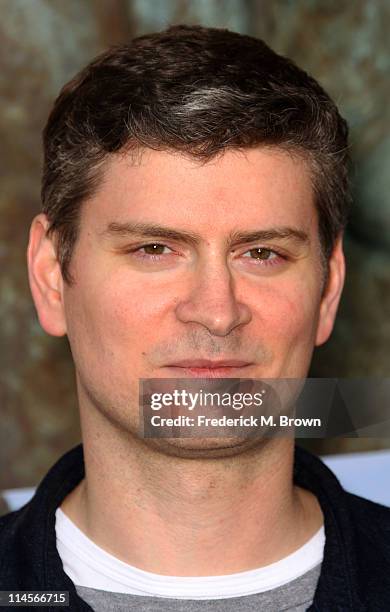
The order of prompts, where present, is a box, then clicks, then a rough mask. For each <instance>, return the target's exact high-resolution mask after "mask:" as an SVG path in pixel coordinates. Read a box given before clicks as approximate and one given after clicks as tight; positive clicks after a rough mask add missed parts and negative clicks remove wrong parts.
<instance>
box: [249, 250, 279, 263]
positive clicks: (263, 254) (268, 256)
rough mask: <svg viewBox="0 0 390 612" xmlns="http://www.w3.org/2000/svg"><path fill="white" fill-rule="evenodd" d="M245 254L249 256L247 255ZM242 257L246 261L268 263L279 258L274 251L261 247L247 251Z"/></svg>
mask: <svg viewBox="0 0 390 612" xmlns="http://www.w3.org/2000/svg"><path fill="white" fill-rule="evenodd" d="M247 253H248V254H249V255H247ZM244 257H247V258H248V259H249V258H250V259H258V260H260V261H269V260H272V259H277V258H278V257H279V255H278V254H277V253H275V251H272V250H271V249H265V248H263V247H256V248H254V249H249V251H246V252H245V253H244Z"/></svg>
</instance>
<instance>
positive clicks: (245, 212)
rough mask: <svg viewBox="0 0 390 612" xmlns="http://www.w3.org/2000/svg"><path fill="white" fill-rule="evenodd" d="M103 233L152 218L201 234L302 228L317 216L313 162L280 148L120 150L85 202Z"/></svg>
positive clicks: (89, 220)
mask: <svg viewBox="0 0 390 612" xmlns="http://www.w3.org/2000/svg"><path fill="white" fill-rule="evenodd" d="M82 216H83V220H84V222H86V223H87V225H88V227H90V226H91V224H92V225H93V226H94V227H95V229H96V230H101V229H104V226H106V225H107V223H110V222H112V221H118V222H121V221H122V222H126V221H128V220H132V221H134V222H143V221H149V222H153V223H162V224H166V225H170V226H175V225H180V226H181V227H182V228H183V229H185V228H186V227H188V228H194V227H195V226H196V228H197V229H198V230H199V231H200V232H202V231H203V230H204V231H207V232H208V233H210V232H213V231H224V229H226V230H230V229H232V227H236V226H237V228H238V229H245V228H246V227H247V226H248V227H250V226H252V225H253V224H256V226H259V225H264V226H267V225H272V226H275V225H286V224H289V225H291V224H295V225H301V226H302V227H303V228H304V229H306V230H307V229H308V226H309V225H310V224H312V223H313V222H314V221H315V219H316V211H315V206H314V196H313V187H312V180H311V174H310V168H309V165H308V163H307V162H306V161H305V160H304V159H303V158H301V157H299V156H298V155H292V154H290V153H289V152H286V151H282V150H279V149H276V148H259V149H250V150H244V151H239V150H227V151H225V152H224V153H223V154H222V155H220V156H218V157H216V158H214V159H212V160H210V161H207V162H199V161H198V160H195V159H193V158H189V157H187V156H184V155H182V154H179V153H176V152H167V151H152V150H150V149H147V150H144V151H143V152H142V154H141V155H139V156H134V155H130V154H120V155H113V156H111V158H110V159H109V160H108V162H107V163H106V167H105V170H104V179H103V181H102V183H101V185H100V186H99V188H98V190H97V191H96V193H95V195H94V196H93V197H92V198H91V199H90V200H89V201H88V202H86V203H85V205H84V207H83V211H82Z"/></svg>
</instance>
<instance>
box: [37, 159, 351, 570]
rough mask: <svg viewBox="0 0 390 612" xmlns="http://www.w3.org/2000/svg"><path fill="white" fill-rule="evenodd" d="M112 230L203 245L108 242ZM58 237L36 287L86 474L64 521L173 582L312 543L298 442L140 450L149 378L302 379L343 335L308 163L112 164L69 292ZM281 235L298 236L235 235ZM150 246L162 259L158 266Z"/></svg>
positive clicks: (85, 210)
mask: <svg viewBox="0 0 390 612" xmlns="http://www.w3.org/2000/svg"><path fill="white" fill-rule="evenodd" d="M113 223H115V224H124V223H131V224H135V223H138V224H140V223H143V224H145V223H147V224H153V225H158V226H160V227H164V228H170V229H172V230H175V231H176V232H186V233H187V234H189V233H190V234H191V235H192V239H191V240H188V239H187V240H184V239H183V238H181V239H178V238H177V237H176V238H175V239H173V238H169V239H165V238H164V239H162V238H161V236H160V235H157V234H148V235H147V236H143V235H140V234H131V235H125V234H123V233H122V234H120V233H118V232H113V231H111V232H109V233H108V232H107V228H108V227H109V226H110V224H113ZM47 226H48V221H47V219H46V217H45V215H43V214H40V215H38V216H37V217H35V219H34V220H33V222H32V225H31V230H30V240H29V246H28V267H29V280H30V286H31V291H32V295H33V298H34V302H35V305H36V309H37V313H38V317H39V320H40V323H41V325H42V327H43V329H44V330H45V331H46V332H47V333H49V334H51V335H54V336H62V335H64V334H67V335H68V338H69V343H70V346H71V350H72V355H73V359H74V362H75V370H76V383H77V392H78V399H79V407H80V415H81V426H82V434H83V444H84V455H85V463H86V478H85V479H84V480H83V481H82V482H81V483H80V485H79V486H78V487H76V489H75V490H74V491H72V493H71V494H70V495H69V496H68V497H67V498H66V499H65V501H64V503H63V505H62V509H63V510H64V512H65V513H66V514H67V515H68V516H69V517H70V518H71V519H72V520H73V521H74V522H75V523H76V524H77V525H78V526H79V528H80V529H82V530H83V531H84V532H85V533H86V534H87V535H88V537H90V538H91V539H92V540H93V541H94V542H95V543H96V544H98V545H99V546H101V547H102V548H104V549H105V550H107V551H108V552H110V553H111V554H113V555H115V556H116V557H118V558H119V559H121V560H122V561H125V562H127V563H130V564H132V565H135V566H137V567H139V568H141V569H144V570H147V571H151V572H156V573H160V574H167V575H176V576H207V575H223V574H229V573H234V572H240V571H245V570H249V569H254V568H256V567H260V566H264V565H268V564H269V563H272V562H274V561H277V560H278V559H281V558H283V557H284V556H286V555H287V554H290V553H291V552H293V551H294V550H296V549H297V548H298V547H299V546H301V545H303V544H304V543H305V542H306V541H307V540H308V539H309V538H310V537H311V536H312V535H313V534H314V533H315V532H316V531H317V530H318V528H319V527H320V525H321V524H322V521H323V516H322V512H321V509H320V507H319V504H318V502H317V500H316V498H315V497H314V496H313V495H312V494H311V493H309V492H308V491H305V490H303V489H300V488H299V487H296V486H294V485H293V482H292V465H293V440H292V439H288V438H277V439H273V440H270V439H269V440H267V441H266V442H265V441H264V440H263V441H261V440H258V441H255V442H254V441H253V440H249V439H245V438H230V439H226V438H219V439H184V438H183V439H174V438H171V439H161V440H145V439H142V438H141V437H139V435H138V379H140V378H169V377H178V376H180V375H181V376H182V377H190V376H196V375H199V371H198V372H196V371H194V370H192V371H189V370H188V369H178V368H174V367H168V364H172V363H175V362H177V361H178V360H182V359H190V358H191V359H210V360H216V359H242V360H245V361H247V362H249V364H250V365H247V366H245V367H242V368H230V369H228V370H226V369H225V370H224V371H222V370H221V371H220V372H219V373H218V372H217V373H216V375H219V376H222V375H223V376H225V377H229V376H231V377H247V378H301V377H305V376H306V375H307V372H308V368H309V364H310V360H311V356H312V351H313V348H314V346H315V345H320V344H322V343H324V342H325V341H326V340H327V339H328V337H329V335H330V333H331V331H332V327H333V324H334V319H335V315H336V311H337V306H338V303H339V299H340V294H341V291H342V286H343V282H344V258H343V252H342V241H341V238H340V239H339V240H338V241H337V243H336V245H335V248H334V250H333V253H332V255H331V258H330V260H329V276H328V281H327V284H326V287H325V288H324V286H323V278H324V276H323V270H322V267H321V251H320V244H319V236H318V218H317V213H316V209H315V205H314V200H313V189H312V184H311V179H310V173H309V169H308V167H307V165H306V163H305V162H304V161H303V160H302V159H300V158H298V157H296V156H295V157H293V156H292V155H289V154H287V153H286V152H282V151H280V150H277V149H270V148H267V149H266V148H259V149H251V150H247V151H244V152H243V151H233V150H228V151H227V152H225V153H224V154H223V155H222V156H220V157H218V158H216V159H214V160H212V161H210V162H208V163H206V164H203V165H201V164H200V163H199V162H197V161H195V160H193V159H189V158H187V157H184V156H182V155H179V154H176V153H173V152H162V151H160V152H157V151H150V150H147V151H144V152H143V154H142V156H141V157H140V158H139V161H138V162H137V163H134V160H133V161H132V159H131V158H130V156H129V155H120V156H119V155H117V156H113V157H112V158H111V159H110V161H109V162H108V163H107V166H106V169H105V176H104V181H103V182H102V184H101V185H100V187H99V188H98V190H97V192H96V194H95V195H94V196H93V197H92V198H91V199H90V200H89V201H87V202H85V203H84V204H83V206H82V211H81V230H80V236H79V239H78V242H77V244H76V247H75V251H74V253H73V258H72V264H71V273H72V275H73V277H74V278H75V284H74V285H73V286H71V287H70V286H68V285H67V284H65V283H64V281H63V279H62V276H61V271H60V268H59V264H58V261H57V259H56V255H55V248H54V244H53V241H52V240H51V239H50V238H48V237H47V236H46V234H45V230H46V228H47ZM280 228H290V230H293V231H294V232H295V233H298V234H296V235H295V234H294V235H293V236H291V235H290V236H289V237H287V238H282V237H274V238H270V237H268V238H267V239H262V240H260V239H256V240H250V241H248V240H247V237H246V238H243V237H242V236H241V238H240V237H239V236H237V233H238V232H240V233H245V232H253V231H254V230H259V231H264V230H275V229H276V230H278V231H279V230H280ZM111 229H112V226H111ZM154 231H156V230H154ZM233 233H236V236H235V238H236V239H235V240H232V235H233ZM297 235H298V236H299V238H297ZM145 244H160V245H161V244H162V245H165V247H166V248H160V247H159V248H158V250H157V252H158V253H160V256H159V258H156V256H155V255H154V259H153V254H152V256H151V255H150V252H151V251H154V250H155V247H153V248H151V247H148V248H146V249H145V248H143V245H145ZM258 248H261V249H263V250H262V251H260V252H259V251H256V250H255V249H258ZM136 249H137V250H136ZM259 253H261V257H262V259H259ZM200 373H201V374H202V372H200ZM203 374H204V372H203ZM113 516H115V521H113V520H112V517H113ZM227 535H228V537H227Z"/></svg>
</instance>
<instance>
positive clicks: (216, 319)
mask: <svg viewBox="0 0 390 612" xmlns="http://www.w3.org/2000/svg"><path fill="white" fill-rule="evenodd" d="M235 284H236V283H235V280H234V278H233V276H232V273H231V271H230V270H229V268H228V266H227V265H226V262H223V263H222V262H221V263H220V264H216V265H214V267H211V265H210V264H209V265H202V266H199V267H198V269H197V271H196V273H194V276H193V278H192V279H191V285H190V288H189V290H188V295H186V297H185V298H184V299H181V300H180V301H179V302H178V304H177V307H176V316H177V318H178V319H179V320H180V321H181V322H182V323H198V324H199V325H202V326H203V327H205V328H207V329H208V331H209V332H210V333H211V334H213V335H215V336H227V335H228V334H229V333H230V332H231V331H232V330H233V329H234V328H236V327H238V326H240V325H246V324H247V323H249V321H250V320H251V319H252V314H251V310H250V308H249V307H248V306H247V305H246V304H244V303H242V302H240V301H239V300H238V299H237V297H236V286H235Z"/></svg>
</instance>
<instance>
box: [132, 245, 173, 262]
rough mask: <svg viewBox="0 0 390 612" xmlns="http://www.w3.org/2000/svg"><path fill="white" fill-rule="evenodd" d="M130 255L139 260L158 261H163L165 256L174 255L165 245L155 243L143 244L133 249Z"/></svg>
mask: <svg viewBox="0 0 390 612" xmlns="http://www.w3.org/2000/svg"><path fill="white" fill-rule="evenodd" d="M130 253H132V254H133V255H134V256H135V257H137V258H139V259H146V260H152V261H153V260H154V261H156V260H159V259H161V258H162V257H163V256H164V255H170V254H172V253H173V250H172V249H171V248H169V247H168V246H166V245H165V244H160V243H158V242H153V243H150V244H143V245H141V246H139V247H136V248H134V249H131V250H130Z"/></svg>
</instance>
